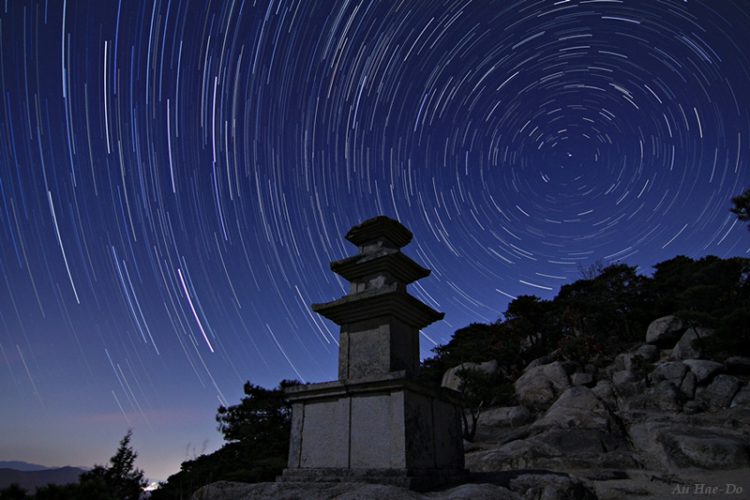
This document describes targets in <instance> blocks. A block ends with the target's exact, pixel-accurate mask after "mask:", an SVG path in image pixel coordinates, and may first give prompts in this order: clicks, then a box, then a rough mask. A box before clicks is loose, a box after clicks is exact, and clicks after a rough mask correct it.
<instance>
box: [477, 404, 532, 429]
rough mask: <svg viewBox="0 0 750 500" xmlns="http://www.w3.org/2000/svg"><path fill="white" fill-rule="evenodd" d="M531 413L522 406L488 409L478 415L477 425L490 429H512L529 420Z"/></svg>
mask: <svg viewBox="0 0 750 500" xmlns="http://www.w3.org/2000/svg"><path fill="white" fill-rule="evenodd" d="M531 418H532V417H531V413H530V412H529V410H527V409H526V408H525V407H523V406H504V407H500V408H490V409H489V410H485V411H483V412H482V413H480V415H479V423H480V424H481V425H488V426H491V427H512V426H516V425H523V424H526V423H528V422H529V421H530V420H531Z"/></svg>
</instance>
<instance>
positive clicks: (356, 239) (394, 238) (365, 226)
mask: <svg viewBox="0 0 750 500" xmlns="http://www.w3.org/2000/svg"><path fill="white" fill-rule="evenodd" d="M413 237H414V235H413V234H412V232H411V231H409V230H408V229H407V228H406V226H404V225H403V224H401V223H400V222H399V221H397V220H395V219H391V218H390V217H386V216H385V215H379V216H378V217H373V218H372V219H368V220H366V221H364V222H363V223H362V224H359V225H357V226H354V227H353V228H351V229H350V230H349V232H348V233H346V239H347V240H349V241H351V242H352V243H354V244H355V245H357V246H362V245H366V244H367V243H370V242H373V241H376V240H378V239H379V238H385V239H387V240H389V241H390V242H391V243H393V244H394V245H396V246H397V247H398V248H401V247H403V246H406V245H408V244H409V242H410V241H411V239H412V238H413Z"/></svg>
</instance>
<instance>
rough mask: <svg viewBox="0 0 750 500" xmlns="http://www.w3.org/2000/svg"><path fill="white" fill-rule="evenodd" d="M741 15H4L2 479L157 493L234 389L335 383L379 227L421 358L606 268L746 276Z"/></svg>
mask: <svg viewBox="0 0 750 500" xmlns="http://www.w3.org/2000/svg"><path fill="white" fill-rule="evenodd" d="M749 15H750V3H748V2H747V1H729V0H723V1H711V2H694V1H689V2H686V1H678V0H670V1H661V0H648V1H645V0H644V1H617V0H607V1H604V0H601V1H597V0H575V1H571V0H569V1H564V0H563V1H557V2H541V1H516V2H510V1H508V2H506V1H502V2H500V1H497V2H490V1H475V2H472V1H435V0H425V1H413V0H410V1H402V2H396V1H390V0H389V1H383V2H375V1H369V0H368V1H363V2H356V1H352V2H329V1H315V2H312V1H282V2H262V1H258V2H251V1H242V0H232V1H230V0H227V1H221V2H204V1H193V2H187V1H185V2H182V1H177V0H175V1H155V2H153V3H151V2H130V1H123V2H119V3H118V2H114V1H91V2H78V1H70V2H65V1H49V2H46V1H38V2H36V1H22V0H19V1H6V2H3V4H2V5H0V43H1V44H2V45H1V46H2V51H1V54H0V56H1V58H0V97H1V98H0V244H1V245H2V246H1V247H0V275H2V280H1V281H0V401H1V402H2V403H1V404H0V436H1V437H0V459H23V460H28V461H33V462H39V463H42V464H46V465H63V464H71V465H91V464H93V463H95V462H98V463H102V462H104V461H105V460H107V459H108V458H109V456H111V454H112V453H113V452H114V450H115V448H116V445H117V441H118V440H119V439H120V438H121V437H122V435H124V433H125V431H126V429H127V428H128V427H133V428H134V430H135V432H134V439H133V443H134V445H135V448H136V449H137V451H138V452H139V453H140V457H139V462H138V463H139V464H140V465H141V466H142V467H144V468H145V469H146V472H147V475H149V476H150V477H152V478H161V479H163V478H166V476H167V475H168V474H170V473H172V472H176V471H177V469H178V467H179V463H180V461H182V460H184V459H186V458H191V457H192V456H194V455H195V454H198V453H200V452H201V451H202V450H203V449H206V450H212V449H215V448H216V447H218V446H219V445H220V442H221V440H220V435H219V433H218V432H217V431H216V430H215V423H214V420H213V418H214V415H215V410H216V407H217V406H218V405H219V404H222V403H229V404H232V403H235V402H237V401H239V398H240V396H241V389H242V383H243V382H244V381H245V380H251V381H253V382H255V383H260V384H263V385H266V386H273V385H276V384H277V383H278V381H279V380H280V379H282V378H301V379H304V380H305V381H308V382H309V381H319V380H328V379H334V378H335V376H336V370H335V367H336V356H337V346H336V340H337V331H336V329H335V327H334V326H333V325H332V324H330V323H327V322H326V321H325V320H323V319H321V318H320V317H317V316H316V315H314V314H312V313H311V312H310V311H309V307H308V305H309V304H310V303H311V302H323V301H327V300H332V299H334V298H336V297H338V296H340V295H341V294H342V293H344V290H345V289H344V285H345V284H344V283H342V282H341V281H340V280H339V279H338V278H337V277H336V276H335V275H334V274H333V273H332V272H330V270H329V269H328V262H329V261H331V260H334V259H338V258H341V257H344V256H346V255H349V254H351V253H352V252H353V251H354V248H353V247H351V246H350V245H349V244H348V243H346V242H345V241H344V239H343V235H344V233H345V232H346V231H347V230H348V229H349V227H351V226H352V225H355V224H357V223H359V222H361V221H362V220H364V219H367V218H370V217H372V216H375V215H377V214H386V215H389V216H392V217H395V218H398V219H399V220H401V221H402V222H403V223H404V224H405V225H406V226H407V227H409V228H410V229H411V230H412V231H413V232H414V234H415V240H414V243H412V244H411V245H410V246H409V247H407V249H406V251H407V253H409V254H410V255H411V256H413V257H414V258H415V259H416V260H417V261H419V262H420V263H422V264H423V265H424V266H426V267H428V268H431V269H432V270H433V274H432V276H431V277H429V278H428V279H425V280H423V281H422V282H421V283H420V284H418V285H416V286H413V287H411V288H412V293H413V294H415V295H416V296H418V297H419V298H420V299H422V300H423V301H424V302H426V303H428V304H430V305H431V306H433V307H434V308H435V309H438V310H440V311H445V312H446V319H445V321H443V322H440V323H438V324H435V325H433V326H430V327H429V328H428V329H427V330H426V331H424V332H423V333H424V336H423V337H422V348H423V351H422V352H423V354H424V355H427V354H428V353H429V349H430V348H431V347H432V346H433V343H432V342H437V343H442V342H445V341H447V340H448V339H449V337H450V335H451V334H452V332H453V331H454V330H455V329H456V328H459V327H461V326H464V325H466V324H468V323H470V322H472V321H492V320H495V319H496V318H498V317H499V316H500V314H501V313H502V312H503V311H504V310H505V307H506V305H507V303H508V301H509V300H510V299H509V298H510V297H513V296H518V295H521V294H537V295H541V296H543V297H550V296H552V295H554V293H556V291H557V290H558V289H559V287H560V286H561V285H562V284H564V283H569V282H571V281H573V280H575V279H576V278H577V277H578V275H579V268H580V267H581V266H587V265H590V264H591V263H593V262H595V261H596V260H599V259H601V260H604V261H607V262H611V261H624V262H626V263H629V264H633V265H639V266H641V269H642V270H643V272H649V271H650V266H651V265H652V264H654V263H656V262H659V261H662V260H665V259H667V258H670V257H672V256H674V255H677V254H685V255H689V256H693V257H698V256H702V255H707V254H715V255H718V256H721V257H727V256H735V255H745V256H747V255H748V253H750V234H748V232H747V230H746V229H745V227H744V226H743V224H741V223H738V222H737V221H736V219H735V218H734V217H733V215H732V214H731V213H730V212H729V207H730V198H731V197H732V196H734V195H737V194H739V193H741V192H742V191H743V190H744V189H745V188H746V187H747V186H750V168H749V165H748V158H749V155H750V113H748V103H750V75H749V74H748V68H750V61H749V60H748V56H747V54H746V52H745V51H746V50H747V48H748V47H750V39H748V37H749V35H748V33H750V17H748V16H749Z"/></svg>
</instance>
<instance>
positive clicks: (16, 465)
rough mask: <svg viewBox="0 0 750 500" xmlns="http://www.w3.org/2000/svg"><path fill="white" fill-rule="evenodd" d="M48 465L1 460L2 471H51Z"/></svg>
mask: <svg viewBox="0 0 750 500" xmlns="http://www.w3.org/2000/svg"><path fill="white" fill-rule="evenodd" d="M51 468H52V467H47V466H46V465H39V464H30V463H29V462H22V461H20V460H0V469H15V470H25V471H29V470H44V469H51Z"/></svg>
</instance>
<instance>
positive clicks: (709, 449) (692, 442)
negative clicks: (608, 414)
mask: <svg viewBox="0 0 750 500" xmlns="http://www.w3.org/2000/svg"><path fill="white" fill-rule="evenodd" d="M629 435H630V438H631V440H632V443H633V446H635V448H636V449H638V450H640V452H641V454H642V456H643V457H644V459H647V460H648V461H651V460H653V461H655V464H658V465H657V466H658V467H660V468H662V467H663V468H666V469H667V470H672V471H674V470H677V469H685V468H688V469H691V468H696V467H697V468H702V469H709V470H710V469H739V468H743V467H747V466H748V465H750V455H749V454H748V453H749V452H750V450H749V449H748V441H747V439H746V438H745V437H744V436H743V435H742V433H741V432H738V431H733V430H729V429H726V430H725V429H721V428H715V427H710V426H708V423H706V425H705V426H703V425H700V424H699V425H685V424H676V423H674V422H671V421H664V422H652V421H644V422H639V423H635V424H632V425H631V426H630V428H629Z"/></svg>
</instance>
